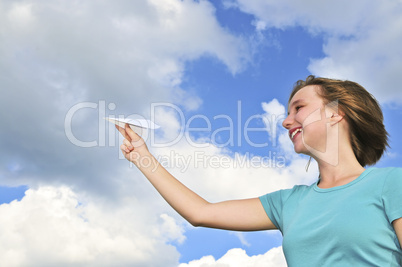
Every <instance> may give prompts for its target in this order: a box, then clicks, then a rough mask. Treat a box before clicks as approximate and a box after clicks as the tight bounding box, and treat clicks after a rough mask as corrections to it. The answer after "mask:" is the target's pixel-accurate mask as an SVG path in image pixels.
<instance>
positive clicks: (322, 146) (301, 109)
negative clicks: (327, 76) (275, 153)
mask: <svg viewBox="0 0 402 267" xmlns="http://www.w3.org/2000/svg"><path fill="white" fill-rule="evenodd" d="M318 90H321V89H320V88H319V87H318V86H316V85H309V86H306V87H303V88H302V89H300V90H299V91H298V92H297V93H296V94H295V95H294V96H293V98H292V99H291V100H290V102H289V107H288V116H287V117H286V119H285V120H284V121H283V123H282V125H283V127H285V128H286V129H288V130H289V137H290V139H291V140H292V142H293V145H294V149H295V152H297V153H303V154H307V155H312V154H313V151H319V152H325V150H326V146H327V121H328V120H327V117H328V114H326V110H327V109H326V108H325V105H324V101H323V99H322V98H321V97H320V96H319V95H318V94H317V92H318ZM327 113H328V112H327Z"/></svg>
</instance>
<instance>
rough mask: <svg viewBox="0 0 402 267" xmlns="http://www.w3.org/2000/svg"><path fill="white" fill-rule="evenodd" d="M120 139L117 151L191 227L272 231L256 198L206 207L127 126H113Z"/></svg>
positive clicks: (273, 227)
mask: <svg viewBox="0 0 402 267" xmlns="http://www.w3.org/2000/svg"><path fill="white" fill-rule="evenodd" d="M116 127H117V129H118V130H119V131H120V133H121V134H122V135H123V136H124V138H125V139H124V141H123V144H122V145H121V147H120V148H121V150H122V152H123V155H124V156H125V158H126V159H127V160H129V161H131V162H133V163H134V164H135V165H136V166H137V167H138V169H139V170H140V171H141V172H142V173H143V174H144V175H145V177H146V178H147V179H148V180H149V181H150V182H151V184H152V185H153V186H154V187H155V188H156V190H157V191H158V192H159V193H160V194H161V196H162V197H163V198H164V199H165V200H166V201H167V202H168V203H169V205H170V206H172V207H173V208H174V209H175V210H176V211H177V212H178V213H179V214H180V215H181V216H183V217H184V218H185V219H186V220H187V221H188V222H189V223H191V224H192V225H194V226H204V227H211V228H219V229H227V230H236V231H255V230H268V229H276V227H275V225H274V224H273V223H272V222H271V220H270V219H269V217H268V216H267V214H266V213H265V210H264V208H263V206H262V204H261V202H260V200H259V199H258V198H252V199H244V200H231V201H224V202H219V203H209V202H208V201H206V200H205V199H203V198H202V197H200V196H199V195H197V194H196V193H194V192H193V191H191V190H190V189H189V188H187V187H186V186H184V185H183V184H182V183H181V182H180V181H178V180H177V179H176V178H175V177H173V176H172V175H171V174H170V173H169V172H168V171H167V170H166V169H165V168H164V167H163V166H162V165H161V164H159V162H158V161H157V160H156V158H155V157H154V156H153V155H152V154H151V153H150V152H149V150H148V148H147V146H146V144H145V142H144V140H143V139H142V138H141V137H140V136H139V135H137V134H136V133H135V132H134V131H133V130H132V129H131V128H130V127H129V126H128V125H127V124H126V126H125V128H122V127H119V126H116Z"/></svg>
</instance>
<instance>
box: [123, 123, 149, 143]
mask: <svg viewBox="0 0 402 267" xmlns="http://www.w3.org/2000/svg"><path fill="white" fill-rule="evenodd" d="M125 130H126V133H127V134H128V136H129V138H127V139H128V140H129V141H130V142H131V144H133V146H134V147H139V146H141V145H143V144H144V143H145V141H144V139H142V137H141V136H139V135H138V134H137V133H136V132H134V131H133V129H131V127H130V126H129V125H128V124H127V123H126V125H125Z"/></svg>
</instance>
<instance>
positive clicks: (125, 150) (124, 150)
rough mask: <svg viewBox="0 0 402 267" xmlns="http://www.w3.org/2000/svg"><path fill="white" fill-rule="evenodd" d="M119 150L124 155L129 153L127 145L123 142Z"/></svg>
mask: <svg viewBox="0 0 402 267" xmlns="http://www.w3.org/2000/svg"><path fill="white" fill-rule="evenodd" d="M120 150H121V152H123V155H124V156H126V155H127V154H128V153H130V151H129V150H128V148H127V146H126V145H125V144H122V145H121V146H120Z"/></svg>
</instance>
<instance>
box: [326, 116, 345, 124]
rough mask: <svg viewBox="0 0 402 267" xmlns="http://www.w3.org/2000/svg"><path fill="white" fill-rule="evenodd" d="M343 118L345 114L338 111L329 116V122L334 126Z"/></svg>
mask: <svg viewBox="0 0 402 267" xmlns="http://www.w3.org/2000/svg"><path fill="white" fill-rule="evenodd" d="M342 120H343V115H341V114H338V113H332V115H331V117H330V118H329V123H330V124H331V126H334V125H335V124H337V123H339V122H340V121H342Z"/></svg>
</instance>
